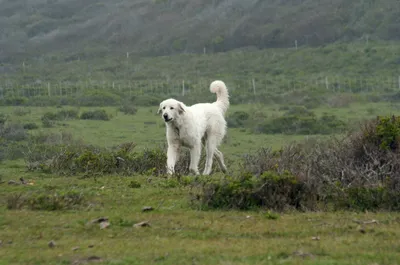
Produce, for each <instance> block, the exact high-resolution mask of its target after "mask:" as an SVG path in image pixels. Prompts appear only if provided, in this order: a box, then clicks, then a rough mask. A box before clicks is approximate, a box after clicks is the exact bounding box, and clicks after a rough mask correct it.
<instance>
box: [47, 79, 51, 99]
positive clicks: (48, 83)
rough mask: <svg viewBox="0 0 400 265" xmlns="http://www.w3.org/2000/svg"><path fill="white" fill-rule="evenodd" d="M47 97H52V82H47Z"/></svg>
mask: <svg viewBox="0 0 400 265" xmlns="http://www.w3.org/2000/svg"><path fill="white" fill-rule="evenodd" d="M47 95H48V96H49V97H51V92H50V82H47Z"/></svg>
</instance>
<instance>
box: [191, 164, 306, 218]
mask: <svg viewBox="0 0 400 265" xmlns="http://www.w3.org/2000/svg"><path fill="white" fill-rule="evenodd" d="M310 192H311V191H309V190H307V189H306V185H305V184H304V183H300V182H298V181H297V180H296V178H295V177H294V176H293V175H291V174H290V173H289V172H287V171H285V172H283V173H282V174H279V173H277V172H273V171H266V172H264V173H263V174H262V175H260V176H258V177H257V176H253V175H251V174H243V175H240V176H239V177H236V178H232V177H230V178H229V177H228V178H223V179H221V180H219V181H213V182H211V183H206V184H205V185H203V186H202V188H201V191H200V193H197V194H195V195H194V196H195V197H197V200H198V202H199V203H200V205H201V207H203V208H204V207H205V208H223V209H241V210H248V209H252V208H255V207H266V208H269V209H274V210H280V211H281V210H284V209H288V208H294V209H303V207H304V206H305V205H307V200H308V199H310V197H309V194H310ZM195 201H196V200H195Z"/></svg>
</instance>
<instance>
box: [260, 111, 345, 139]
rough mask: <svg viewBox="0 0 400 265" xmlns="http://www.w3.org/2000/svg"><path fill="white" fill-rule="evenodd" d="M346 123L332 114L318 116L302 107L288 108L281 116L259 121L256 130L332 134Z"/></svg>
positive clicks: (274, 132) (276, 132)
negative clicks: (262, 121) (263, 121)
mask: <svg viewBox="0 0 400 265" xmlns="http://www.w3.org/2000/svg"><path fill="white" fill-rule="evenodd" d="M345 128H346V124H345V123H344V122H343V121H341V120H339V119H338V118H337V117H336V116H334V115H329V114H326V113H324V114H323V115H322V116H321V117H320V118H318V117H317V116H316V115H315V114H314V113H313V112H312V111H309V110H307V109H306V108H304V107H294V108H291V109H289V110H288V111H287V112H285V113H284V114H283V116H281V117H277V118H273V119H272V120H270V121H267V122H265V123H261V124H259V125H258V126H257V127H256V129H255V130H256V132H261V133H268V134H281V133H283V134H306V135H307V134H332V133H337V132H341V131H343V130H344V129H345Z"/></svg>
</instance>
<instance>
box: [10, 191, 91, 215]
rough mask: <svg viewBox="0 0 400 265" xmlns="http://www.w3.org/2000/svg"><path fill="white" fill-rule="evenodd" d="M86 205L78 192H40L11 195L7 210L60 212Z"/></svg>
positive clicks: (81, 194)
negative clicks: (24, 209) (26, 209)
mask: <svg viewBox="0 0 400 265" xmlns="http://www.w3.org/2000/svg"><path fill="white" fill-rule="evenodd" d="M84 203H85V198H84V196H83V193H82V192H79V191H76V190H68V191H63V192H61V191H52V192H49V191H38V192H32V193H28V194H27V195H22V194H17V193H14V194H11V195H9V196H8V198H7V209H9V210H19V209H22V208H25V207H26V208H28V209H29V210H40V211H59V210H69V209H76V208H78V207H80V206H82V204H84Z"/></svg>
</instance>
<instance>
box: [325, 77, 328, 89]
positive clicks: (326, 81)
mask: <svg viewBox="0 0 400 265" xmlns="http://www.w3.org/2000/svg"><path fill="white" fill-rule="evenodd" d="M325 87H326V89H327V90H328V89H329V81H328V77H327V76H326V77H325Z"/></svg>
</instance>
